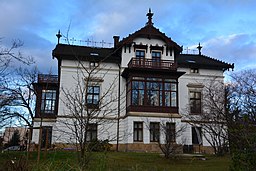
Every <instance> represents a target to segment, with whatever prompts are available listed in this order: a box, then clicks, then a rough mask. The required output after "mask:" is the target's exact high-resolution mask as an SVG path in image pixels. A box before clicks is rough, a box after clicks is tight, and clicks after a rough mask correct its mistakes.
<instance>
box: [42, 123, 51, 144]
mask: <svg viewBox="0 0 256 171" xmlns="http://www.w3.org/2000/svg"><path fill="white" fill-rule="evenodd" d="M51 143H52V127H51V126H44V127H43V128H42V142H41V148H46V147H47V148H50V147H51Z"/></svg>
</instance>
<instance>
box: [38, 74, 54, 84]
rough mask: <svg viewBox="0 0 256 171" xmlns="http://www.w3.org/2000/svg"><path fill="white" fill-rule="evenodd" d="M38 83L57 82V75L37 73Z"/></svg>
mask: <svg viewBox="0 0 256 171" xmlns="http://www.w3.org/2000/svg"><path fill="white" fill-rule="evenodd" d="M37 82H38V83H58V75H50V74H38V80H37Z"/></svg>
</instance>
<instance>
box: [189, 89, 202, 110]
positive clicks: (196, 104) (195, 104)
mask: <svg viewBox="0 0 256 171" xmlns="http://www.w3.org/2000/svg"><path fill="white" fill-rule="evenodd" d="M191 94H193V97H191ZM197 94H199V95H197ZM197 96H198V97H197ZM189 105H190V114H201V113H202V92H201V91H193V90H190V91H189Z"/></svg>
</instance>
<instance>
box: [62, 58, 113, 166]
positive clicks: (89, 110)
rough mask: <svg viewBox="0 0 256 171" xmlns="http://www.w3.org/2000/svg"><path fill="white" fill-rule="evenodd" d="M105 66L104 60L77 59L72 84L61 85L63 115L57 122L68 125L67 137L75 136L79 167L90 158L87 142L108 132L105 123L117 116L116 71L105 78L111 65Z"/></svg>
mask: <svg viewBox="0 0 256 171" xmlns="http://www.w3.org/2000/svg"><path fill="white" fill-rule="evenodd" d="M106 67H107V66H105V65H104V63H103V62H98V63H97V65H96V66H90V67H89V66H88V65H87V66H86V64H85V63H83V62H82V61H79V64H78V66H77V71H76V74H75V75H73V80H72V81H73V82H74V83H75V84H74V86H73V87H68V88H67V87H61V93H62V94H63V95H62V97H63V98H62V99H60V100H61V101H62V103H63V105H64V106H65V108H66V109H65V110H64V115H65V117H66V119H61V121H60V122H61V123H62V124H64V125H65V127H66V128H68V130H67V131H65V133H66V134H67V135H68V137H71V138H70V139H75V145H76V149H77V151H78V160H79V163H80V166H81V167H82V168H84V167H86V166H87V164H88V162H89V161H90V159H91V155H90V152H91V151H92V150H93V149H92V147H91V146H89V145H88V144H89V142H90V141H92V140H94V139H97V137H99V135H97V134H100V135H103V134H107V132H106V131H107V125H109V127H111V126H112V125H113V124H114V123H115V122H116V120H117V116H118V115H117V112H118V108H117V103H118V92H117V90H118V89H117V86H118V82H117V81H118V74H115V75H113V76H112V77H111V78H110V77H108V78H106V75H109V71H110V68H109V69H108V70H107V71H106V70H105V69H106ZM101 68H105V69H104V70H102V69H101ZM110 75H111V74H110ZM104 81H105V82H104ZM100 84H102V86H100ZM100 128H101V130H100ZM95 130H96V131H97V134H95ZM62 131H63V129H62ZM113 138H115V139H116V137H115V136H113V135H112V136H111V135H108V138H107V139H109V140H112V139H113ZM73 143H74V142H73Z"/></svg>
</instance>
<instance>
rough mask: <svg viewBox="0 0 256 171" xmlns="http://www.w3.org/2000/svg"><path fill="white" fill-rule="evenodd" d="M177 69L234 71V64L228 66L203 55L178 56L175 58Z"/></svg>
mask: <svg viewBox="0 0 256 171" xmlns="http://www.w3.org/2000/svg"><path fill="white" fill-rule="evenodd" d="M176 60H177V63H178V67H190V68H204V69H220V70H223V71H225V70H227V69H234V64H229V63H226V62H223V61H220V60H217V59H214V58H211V57H208V56H205V55H195V54H179V55H178V56H177V58H176Z"/></svg>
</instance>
